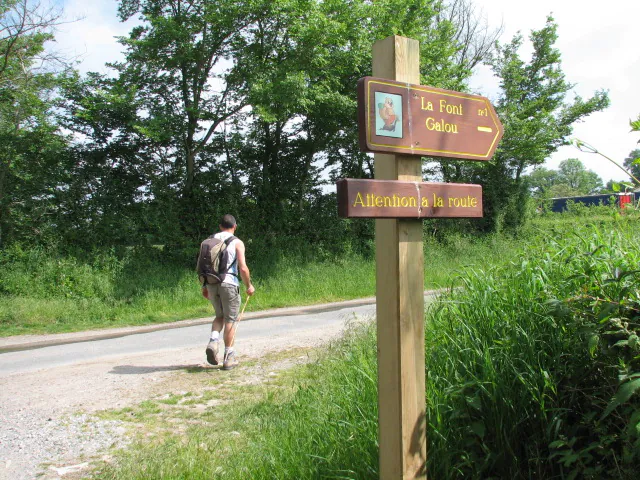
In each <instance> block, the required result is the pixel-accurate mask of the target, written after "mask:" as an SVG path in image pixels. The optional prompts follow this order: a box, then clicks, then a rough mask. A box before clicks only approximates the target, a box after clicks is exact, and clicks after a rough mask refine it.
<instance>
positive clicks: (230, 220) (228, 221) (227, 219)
mask: <svg viewBox="0 0 640 480" xmlns="http://www.w3.org/2000/svg"><path fill="white" fill-rule="evenodd" d="M220 226H221V227H222V228H233V227H235V226H236V219H235V218H234V217H233V215H229V214H228V213H227V214H226V215H224V216H223V217H222V218H221V219H220Z"/></svg>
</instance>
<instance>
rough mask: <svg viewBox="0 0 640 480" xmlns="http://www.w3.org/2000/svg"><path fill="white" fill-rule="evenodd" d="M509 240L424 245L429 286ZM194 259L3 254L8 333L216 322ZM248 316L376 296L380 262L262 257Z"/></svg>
mask: <svg viewBox="0 0 640 480" xmlns="http://www.w3.org/2000/svg"><path fill="white" fill-rule="evenodd" d="M515 247H516V244H515V243H514V242H513V241H512V240H510V239H504V238H500V237H491V238H486V239H483V240H479V239H476V238H471V237H461V236H454V237H450V238H449V239H448V240H447V241H446V242H445V243H442V242H440V243H439V242H436V241H434V240H433V239H430V238H426V239H425V262H426V268H425V288H438V287H442V286H448V285H450V284H451V281H452V279H453V278H454V277H455V276H456V275H457V272H458V271H459V270H460V269H461V268H463V267H464V266H466V265H469V264H471V265H487V264H491V263H493V262H496V261H500V260H501V259H505V258H509V257H510V256H511V255H512V252H513V251H514V248H515ZM185 263H186V264H189V262H186V261H183V260H182V259H181V258H178V259H176V258H175V255H170V254H167V255H164V254H163V252H162V251H161V250H160V249H141V250H139V251H136V250H129V251H125V252H124V253H119V254H116V253H115V252H113V251H111V252H100V253H98V254H97V255H95V256H94V257H91V256H90V255H89V256H86V255H85V258H76V257H70V256H66V257H64V256H60V255H58V254H57V253H56V252H55V251H49V250H46V249H42V248H33V249H30V250H26V251H24V250H21V249H19V248H17V247H15V248H13V249H10V250H6V251H4V252H1V253H0V336H10V335H21V334H37V333H61V332H73V331H81V330H89V329H101V328H111V327H123V326H135V325H148V324H154V323H164V322H171V321H177V320H184V319H190V318H200V317H206V316H211V315H212V312H213V310H212V307H211V305H210V304H209V303H208V302H207V301H206V300H205V299H203V298H202V296H201V295H200V288H199V285H198V282H197V280H196V276H195V273H194V270H193V269H192V268H188V267H185V266H183V265H184V264H185ZM250 267H251V270H252V277H253V278H252V279H253V282H254V284H255V286H256V289H257V293H256V295H255V296H254V297H253V298H252V300H251V302H250V303H249V305H248V307H247V311H257V310H264V309H269V308H278V307H290V306H299V305H312V304H317V303H324V302H332V301H339V300H350V299H354V298H362V297H369V296H373V295H375V261H374V260H373V259H366V258H363V257H359V256H350V257H341V258H334V259H329V260H326V259H325V260H323V261H314V260H313V259H302V258H301V257H299V256H296V257H294V258H277V259H273V258H269V259H262V258H255V259H253V260H252V262H251V263H250Z"/></svg>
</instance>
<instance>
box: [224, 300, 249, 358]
mask: <svg viewBox="0 0 640 480" xmlns="http://www.w3.org/2000/svg"><path fill="white" fill-rule="evenodd" d="M250 298H251V295H247V299H246V300H245V302H244V306H243V307H242V311H241V312H240V315H239V316H238V321H237V322H236V325H235V326H234V327H233V336H232V337H231V342H230V343H231V345H233V342H235V340H236V332H237V331H238V325H239V324H240V320H242V316H243V315H244V309H245V308H247V304H248V303H249V299H250ZM225 350H226V349H225ZM228 355H229V354H228V353H226V354H225V356H224V360H223V362H226V361H227V356H228Z"/></svg>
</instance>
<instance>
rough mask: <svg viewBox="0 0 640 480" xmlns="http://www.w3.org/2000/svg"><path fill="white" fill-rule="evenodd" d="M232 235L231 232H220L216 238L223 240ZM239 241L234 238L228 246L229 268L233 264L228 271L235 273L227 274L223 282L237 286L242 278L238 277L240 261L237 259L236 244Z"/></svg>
mask: <svg viewBox="0 0 640 480" xmlns="http://www.w3.org/2000/svg"><path fill="white" fill-rule="evenodd" d="M230 236H232V234H231V233H229V232H218V233H216V234H215V235H214V237H215V238H218V239H220V240H222V241H223V242H224V241H225V240H226V239H227V238H229V237H230ZM237 243H238V239H235V240H233V241H232V242H231V243H230V244H229V245H228V246H227V252H228V255H229V256H228V258H229V263H228V264H227V268H228V267H229V265H231V268H229V270H228V271H227V272H228V273H230V274H231V273H232V274H233V275H225V276H224V280H223V281H222V283H228V284H231V285H235V286H236V287H239V286H240V279H239V278H238V262H237V261H236V244H237Z"/></svg>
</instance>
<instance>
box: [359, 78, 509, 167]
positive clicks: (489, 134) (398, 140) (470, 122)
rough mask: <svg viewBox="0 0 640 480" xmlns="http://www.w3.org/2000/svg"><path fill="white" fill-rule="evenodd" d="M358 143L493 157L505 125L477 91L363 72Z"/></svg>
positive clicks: (371, 148)
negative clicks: (398, 80)
mask: <svg viewBox="0 0 640 480" xmlns="http://www.w3.org/2000/svg"><path fill="white" fill-rule="evenodd" d="M358 123H359V130H360V148H361V149H362V150H363V151H367V152H381V153H401V154H405V155H422V156H435V157H450V158H465V159H469V160H489V159H491V157H492V156H493V154H494V152H495V150H496V147H497V146H498V142H499V141H500V139H501V138H502V134H503V128H502V124H501V123H500V120H499V119H498V116H497V115H496V112H495V110H494V109H493V106H492V105H491V103H489V100H488V99H487V98H485V97H481V96H479V95H471V94H468V93H461V92H454V91H450V90H442V89H440V88H435V87H428V86H423V85H410V84H408V83H403V82H396V81H393V80H386V79H383V78H374V77H365V78H361V79H360V81H359V82H358Z"/></svg>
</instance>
